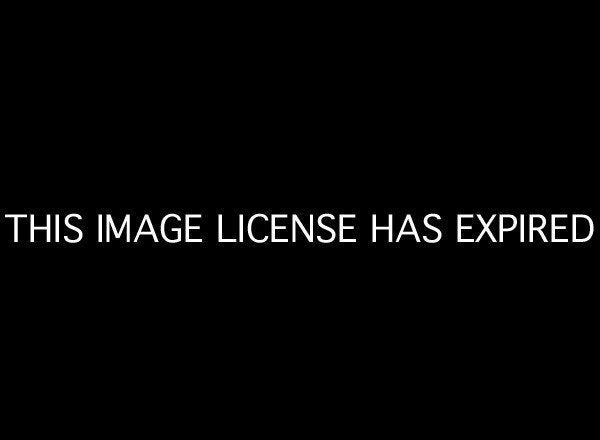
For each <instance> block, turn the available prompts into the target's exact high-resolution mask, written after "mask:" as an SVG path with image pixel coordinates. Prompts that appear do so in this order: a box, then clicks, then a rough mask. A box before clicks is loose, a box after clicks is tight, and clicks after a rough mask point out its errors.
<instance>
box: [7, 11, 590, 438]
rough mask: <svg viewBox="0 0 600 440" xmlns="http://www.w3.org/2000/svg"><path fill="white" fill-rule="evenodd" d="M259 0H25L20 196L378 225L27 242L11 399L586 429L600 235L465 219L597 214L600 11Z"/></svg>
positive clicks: (164, 418) (111, 415)
mask: <svg viewBox="0 0 600 440" xmlns="http://www.w3.org/2000/svg"><path fill="white" fill-rule="evenodd" d="M52 12H57V11H52ZM153 12H157V11H153ZM163 12H164V11H163ZM247 12H248V14H247V13H246V12H240V11H239V10H237V9H236V11H233V10H232V11H228V12H227V13H225V14H224V15H223V14H221V15H216V14H215V13H214V12H212V11H211V12H207V11H204V12H195V13H193V14H190V15H188V14H186V13H184V12H183V11H180V12H177V13H175V15H173V16H171V15H170V14H169V15H167V14H166V13H165V15H164V16H163V14H162V12H161V14H159V15H160V18H156V16H155V15H152V17H150V16H147V15H146V13H145V12H144V13H141V12H140V11H137V12H136V13H133V14H127V15H126V14H125V13H124V12H122V13H119V14H114V16H112V15H111V16H110V17H107V18H102V19H100V18H99V17H100V15H97V14H100V12H97V13H96V12H95V13H94V14H92V15H85V19H83V18H82V16H78V18H77V19H75V18H74V19H66V22H65V23H63V22H62V21H57V20H50V19H48V16H46V17H45V16H44V14H43V13H41V14H40V16H36V17H35V19H34V18H33V15H36V14H34V13H33V12H32V11H30V12H28V14H26V15H25V16H23V17H24V19H25V20H24V21H19V23H18V24H16V25H15V26H14V29H10V30H8V31H7V39H6V44H5V52H4V55H3V66H4V67H3V70H4V72H3V73H4V74H5V79H4V80H3V85H4V87H3V96H4V99H3V110H4V111H3V124H2V125H3V133H4V136H3V137H4V142H3V156H4V158H3V160H2V173H1V176H2V177H1V179H2V201H1V202H2V205H1V206H2V213H3V214H4V213H5V212H31V213H42V212H43V213H67V212H79V213H83V214H86V215H87V216H89V215H92V214H94V213H96V212H105V211H107V210H110V211H113V212H124V211H131V212H151V213H153V214H155V215H158V214H160V213H163V212H169V211H175V212H179V213H186V212H190V213H202V214H204V215H205V216H206V217H208V218H210V217H211V216H214V215H215V214H216V213H217V212H222V211H229V212H237V211H239V210H243V211H246V212H252V211H256V212H288V213H292V212H294V213H319V212H325V211H328V212H334V213H335V212H356V213H359V215H361V243H360V244H359V245H348V246H342V245H338V246H331V247H326V248H323V247H321V248H317V247H291V246H285V245H283V246H275V245H273V246H268V247H262V248H252V247H244V248H234V249H232V248H227V249H225V248H218V247H216V246H214V245H210V244H207V245H206V246H199V247H175V248H164V247H158V248H154V247H152V246H138V247H129V248H128V247H126V246H124V247H117V248H115V247H111V248H102V247H98V246H95V245H94V244H93V243H88V244H83V245H81V246H76V247H63V246H54V247H53V246H39V247H35V248H31V247H27V246H23V247H20V246H10V245H9V243H8V242H7V240H4V242H3V245H2V254H3V257H5V258H3V263H2V264H3V270H2V273H3V278H4V282H3V284H4V285H5V286H6V287H5V288H3V289H2V291H3V295H2V301H3V303H4V304H3V307H2V311H3V314H4V315H5V319H3V324H4V327H5V331H4V338H3V339H4V341H5V347H6V348H5V355H6V356H5V358H6V362H5V365H7V366H8V367H9V370H10V373H9V374H8V375H7V376H6V382H7V384H8V385H9V386H10V388H11V389H13V388H14V389H15V393H14V394H11V396H14V397H11V404H10V408H11V412H12V413H13V414H15V415H20V416H23V414H31V410H32V409H34V408H35V409H38V410H40V411H39V412H40V413H41V414H45V415H46V417H47V418H45V419H44V420H47V421H46V422H44V423H49V424H52V425H57V426H63V423H67V424H71V423H73V420H74V419H77V420H78V421H83V422H88V423H86V425H87V426H88V427H89V426H99V427H107V426H109V425H112V422H113V421H123V420H128V421H131V420H133V421H134V425H136V426H138V427H148V426H150V427H152V428H153V429H158V426H157V425H160V426H163V427H165V428H166V429H167V430H168V431H171V430H174V429H176V428H180V427H181V426H183V425H184V424H183V422H184V421H191V422H192V423H193V424H201V426H198V427H200V428H202V427H203V426H204V425H203V423H205V420H207V419H208V420H210V421H212V422H213V423H214V422H216V423H217V424H218V425H219V426H221V427H222V429H225V430H230V429H239V428H242V429H251V428H255V427H256V428H261V429H266V428H269V429H273V428H274V427H275V426H276V425H278V424H279V423H281V422H283V423H282V424H283V426H284V427H285V428H286V429H287V430H286V431H282V432H288V431H290V430H291V431H295V430H298V429H306V430H308V432H314V431H313V430H312V429H313V428H312V427H313V426H315V422H317V423H318V422H323V421H328V422H330V423H329V426H330V428H329V429H331V430H332V431H331V432H337V430H340V429H344V428H350V429H357V430H358V429H359V428H363V429H365V430H366V431H365V432H372V431H373V430H375V429H383V428H384V427H386V426H387V425H388V424H389V423H391V424H392V426H395V427H396V428H399V427H400V428H401V427H403V426H407V427H408V425H404V424H403V423H405V422H401V421H402V420H407V419H408V420H410V421H412V422H413V423H416V424H418V425H420V426H421V427H422V428H423V429H426V430H431V429H440V428H441V429H455V428H460V429H465V428H467V427H469V428H471V429H473V428H474V427H475V425H477V424H478V423H481V422H483V425H484V426H485V427H486V428H487V429H488V430H490V429H491V430H497V429H507V430H509V432H512V431H510V430H511V429H512V428H511V427H512V426H514V423H515V422H522V421H525V420H528V421H532V420H533V421H534V423H532V424H531V426H532V428H533V429H540V427H548V426H551V427H553V428H556V429H557V428H558V426H557V425H559V424H560V425H561V426H563V427H566V428H568V429H573V424H572V423H573V419H572V418H571V416H572V415H573V414H576V415H577V417H578V418H579V420H580V421H581V420H583V419H584V418H585V417H586V414H588V411H589V409H586V408H587V405H586V403H585V402H586V396H589V395H590V394H591V393H592V390H593V389H595V388H594V385H593V381H592V375H591V372H592V371H593V369H594V366H595V365H596V364H595V363H594V362H592V359H593V356H592V355H593V348H594V347H593V341H594V339H595V338H596V336H597V327H598V326H597V322H596V320H595V314H596V310H597V304H596V301H595V299H594V297H593V295H594V293H595V290H597V289H596V287H595V284H594V283H593V281H595V279H594V269H595V266H596V262H597V253H596V247H597V238H595V239H594V242H593V243H590V244H587V245H560V244H559V245H552V246H544V245H541V246H522V245H521V246H518V245H515V244H508V245H506V246H486V245H482V246H460V245H458V244H456V243H455V242H454V241H455V240H454V238H455V236H454V225H453V218H454V216H455V215H456V214H457V213H460V212H477V213H487V214H490V213H512V214H518V213H530V212H531V213H545V214H549V213H585V214H588V215H592V216H593V217H594V218H595V220H596V221H597V212H598V211H597V208H596V207H595V205H596V203H595V200H596V199H595V195H594V193H593V188H594V187H595V186H596V184H595V180H596V179H595V178H594V177H595V174H594V161H593V159H592V154H593V152H592V147H593V146H594V145H596V144H597V135H596V133H595V130H594V128H595V121H596V118H597V108H596V107H595V102H596V101H597V85H596V84H595V82H594V81H593V78H595V77H597V69H596V68H595V66H594V65H593V54H594V52H593V49H594V47H593V46H592V44H591V43H592V40H591V39H589V38H590V36H589V35H588V33H591V32H592V29H591V28H589V27H588V26H587V25H586V24H585V23H584V22H583V21H582V19H581V18H580V17H575V18H569V17H567V16H566V15H565V16H563V17H561V19H560V20H559V21H556V19H553V20H550V19H549V18H543V17H542V16H541V15H540V14H539V13H536V14H532V15H527V17H526V18H524V17H525V13H524V11H521V13H520V14H516V15H514V16H513V15H510V14H509V16H506V15H504V14H500V11H496V12H494V13H487V12H483V11H481V13H480V15H477V13H476V12H475V11H469V14H466V11H445V12H441V11H427V12H425V13H420V14H416V13H414V12H412V11H404V12H397V11H395V12H393V13H392V12H385V11H380V12H376V13H374V14H371V13H369V14H367V13H366V11H353V12H354V14H351V15H347V14H346V13H344V14H338V13H332V14H328V15H327V17H326V18H325V14H324V11H321V13H319V14H308V16H307V15H306V14H303V13H301V11H295V12H293V13H284V12H283V11H281V12H280V13H276V12H275V11H272V10H270V11H269V13H268V14H267V13H266V12H265V11H262V12H261V11H255V10H253V11H247ZM305 12H306V11H305ZM338 12H339V11H338ZM446 12H448V13H449V12H453V13H454V15H446ZM538 12H539V11H538ZM69 13H70V14H73V13H74V12H73V11H70V12H69ZM250 13H253V14H251V15H249V14H250ZM75 14H76V13H75ZM278 14H280V15H278ZM470 14H474V15H470ZM184 16H185V18H184ZM69 17H70V15H69ZM102 17H104V15H102ZM257 17H259V18H260V19H259V18H257ZM517 17H518V18H517ZM63 18H65V16H64V15H63ZM375 212H376V213H380V214H387V213H395V214H405V213H413V214H423V213H428V212H438V213H440V214H441V215H443V217H444V219H445V220H446V221H447V225H448V227H447V228H445V229H444V233H445V238H444V241H443V243H441V244H440V245H438V246H420V247H417V246H413V245H411V244H410V243H407V244H406V245H401V246H394V247H377V248H376V247H374V246H371V245H369V244H368V238H369V234H368V229H367V228H366V225H368V223H364V221H365V220H368V218H369V215H370V214H371V213H375ZM363 229H366V232H365V231H363ZM3 233H5V231H3ZM4 237H6V235H4ZM54 411H56V412H58V413H61V414H63V416H62V417H54V416H52V414H53V412H54ZM36 413H38V412H36ZM40 417H41V416H40ZM173 417H174V418H173ZM40 420H41V419H40ZM92 423H93V424H92ZM578 425H579V423H578ZM48 426H50V425H48ZM133 429H139V428H135V427H134V428H133Z"/></svg>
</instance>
